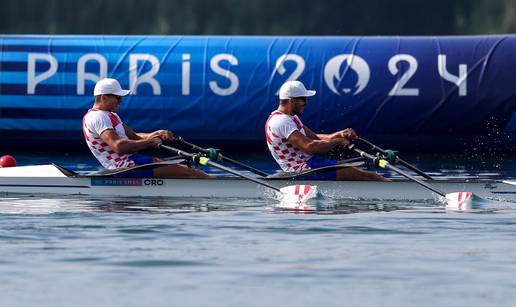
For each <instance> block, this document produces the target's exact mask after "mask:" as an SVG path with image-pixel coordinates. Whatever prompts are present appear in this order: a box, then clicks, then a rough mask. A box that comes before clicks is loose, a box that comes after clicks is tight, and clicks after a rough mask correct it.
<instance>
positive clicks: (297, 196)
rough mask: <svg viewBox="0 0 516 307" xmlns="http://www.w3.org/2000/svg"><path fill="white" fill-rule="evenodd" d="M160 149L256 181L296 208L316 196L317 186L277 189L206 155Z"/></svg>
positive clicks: (295, 186)
mask: <svg viewBox="0 0 516 307" xmlns="http://www.w3.org/2000/svg"><path fill="white" fill-rule="evenodd" d="M160 148H161V149H164V150H167V151H169V152H172V153H174V154H176V155H178V156H182V157H185V158H189V159H192V160H194V161H196V162H198V163H199V164H201V165H207V166H211V167H214V168H217V169H219V170H221V171H224V172H227V173H230V174H233V175H235V176H238V177H240V178H244V179H246V180H249V181H252V182H254V183H257V184H259V185H262V186H264V187H267V188H269V189H271V190H274V191H276V192H279V193H280V194H281V195H282V198H281V201H282V203H283V204H285V203H286V204H288V205H291V206H292V208H293V209H298V208H299V205H302V204H303V203H305V202H306V201H307V200H309V199H312V198H316V197H317V186H312V185H299V184H298V185H292V186H286V187H283V188H281V189H278V188H277V187H275V186H273V185H270V184H269V183H267V182H265V181H263V180H260V179H258V178H254V177H251V176H248V175H245V174H242V173H240V172H238V171H235V170H233V169H231V168H228V167H225V166H224V165H220V164H218V163H216V162H213V161H211V160H210V159H209V158H207V157H203V156H199V155H196V154H192V153H189V152H186V151H182V150H180V149H177V148H174V147H170V146H167V145H161V146H160Z"/></svg>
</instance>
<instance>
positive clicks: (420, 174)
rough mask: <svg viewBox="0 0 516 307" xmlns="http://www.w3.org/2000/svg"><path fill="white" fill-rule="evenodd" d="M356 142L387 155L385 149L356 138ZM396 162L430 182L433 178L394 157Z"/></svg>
mask: <svg viewBox="0 0 516 307" xmlns="http://www.w3.org/2000/svg"><path fill="white" fill-rule="evenodd" d="M358 140H359V141H360V142H362V143H363V144H366V145H367V146H369V147H371V148H370V149H371V150H374V151H376V152H379V153H381V154H382V155H389V153H388V152H387V150H385V149H382V148H380V147H378V146H377V145H375V144H373V143H371V142H369V141H368V140H365V139H363V138H358ZM391 152H392V151H391ZM396 160H397V162H398V163H399V164H401V165H403V166H405V167H406V168H408V169H410V170H412V171H413V172H415V173H416V174H418V175H419V176H421V177H424V178H425V179H430V180H432V179H433V178H432V177H431V176H430V175H428V174H427V173H425V172H423V171H422V170H420V169H418V168H417V167H415V166H414V165H412V164H410V163H408V162H406V161H405V160H403V159H401V158H400V157H398V156H396Z"/></svg>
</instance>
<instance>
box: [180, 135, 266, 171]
mask: <svg viewBox="0 0 516 307" xmlns="http://www.w3.org/2000/svg"><path fill="white" fill-rule="evenodd" d="M176 140H177V141H178V142H179V143H182V144H183V145H186V146H188V147H190V148H191V149H193V150H197V151H198V152H202V153H203V154H206V155H208V157H209V158H210V159H212V160H224V161H226V162H229V163H231V164H233V165H236V166H239V167H241V168H243V169H245V170H248V171H250V172H252V173H255V174H257V175H260V176H262V177H267V176H269V174H267V173H266V172H263V171H261V170H259V169H256V168H254V167H251V166H249V165H247V164H244V163H242V162H239V161H236V160H233V159H231V158H228V157H226V156H223V155H222V154H221V153H220V152H218V151H217V150H215V149H213V148H208V149H206V148H202V147H200V146H198V145H195V144H192V143H189V142H187V141H185V140H184V139H183V138H182V137H178V138H176Z"/></svg>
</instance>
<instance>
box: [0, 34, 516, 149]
mask: <svg viewBox="0 0 516 307" xmlns="http://www.w3.org/2000/svg"><path fill="white" fill-rule="evenodd" d="M514 50H516V36H506V35H504V36H502V35H497V36H464V37H285V36H280V37H273V36H263V37H260V36H86V35H85V36H62V35H52V36H39V35H38V36H10V35H2V36H0V135H1V136H2V138H3V139H4V141H5V140H6V139H8V140H10V142H11V141H12V142H17V143H18V144H27V145H29V146H30V144H31V143H30V142H33V141H34V139H36V140H38V141H41V142H46V141H53V142H54V143H53V144H55V145H56V146H58V145H59V144H62V143H66V144H67V145H70V144H77V145H76V146H82V144H81V143H80V142H82V132H81V120H82V116H83V115H84V113H86V111H87V110H88V109H89V108H90V107H91V106H92V105H93V96H92V95H93V87H94V85H95V82H96V81H97V80H99V79H100V78H104V77H112V78H116V79H118V80H119V81H120V83H121V84H122V86H123V87H124V88H128V89H131V91H132V94H131V96H129V97H126V98H124V102H123V104H122V107H121V111H120V116H121V117H122V119H123V120H124V122H125V123H127V124H128V125H129V126H131V127H132V128H133V129H135V130H137V131H151V130H156V129H162V128H166V129H170V130H172V131H173V132H174V133H175V134H176V135H181V136H183V137H185V138H186V139H189V140H191V141H194V142H195V141H200V140H202V141H210V142H211V143H215V144H219V145H220V146H221V147H227V146H232V145H234V144H240V143H242V142H245V143H248V144H251V143H254V144H257V145H258V146H262V145H263V146H264V147H263V148H265V145H264V144H265V141H264V134H263V126H264V123H265V121H266V119H267V116H268V115H269V114H270V112H271V111H273V110H274V109H276V107H277V104H278V96H277V92H278V89H279V88H280V86H281V84H282V83H283V82H285V81H287V80H294V79H297V80H300V81H302V82H304V83H305V85H306V86H307V88H310V89H315V90H317V95H316V96H315V97H313V98H311V99H310V101H309V104H308V106H307V108H306V110H305V114H304V115H303V116H302V118H301V119H302V120H303V122H304V123H305V124H306V125H307V126H309V127H310V128H312V130H314V131H317V132H332V131H334V130H340V129H343V128H347V127H353V128H354V129H355V130H356V131H357V132H358V134H359V135H361V136H363V137H365V138H370V139H371V140H374V141H379V142H380V143H382V144H387V145H388V146H389V147H393V148H401V149H413V150H434V151H443V150H461V149H467V148H475V149H478V150H490V149H505V150H506V149H512V147H514V144H515V142H516V138H515V135H516V118H513V114H514V111H515V110H516V73H515V72H516V57H514ZM27 136H31V139H30V142H29V140H28V139H27ZM70 141H77V142H76V143H73V142H70ZM4 145H5V142H4ZM84 146H85V145H84Z"/></svg>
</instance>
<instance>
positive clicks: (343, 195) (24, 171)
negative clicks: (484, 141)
mask: <svg viewBox="0 0 516 307" xmlns="http://www.w3.org/2000/svg"><path fill="white" fill-rule="evenodd" d="M177 162H178V161H169V162H161V163H153V164H149V165H147V168H149V167H150V168H152V167H158V166H162V165H163V164H167V163H177ZM260 179H261V180H263V181H265V182H267V183H268V184H270V185H272V186H274V187H277V188H280V187H284V186H287V185H292V184H296V185H297V184H301V185H305V184H306V185H314V186H317V187H318V190H319V192H320V193H321V194H322V195H324V196H326V197H330V198H336V199H348V200H384V201H387V200H400V201H414V200H429V199H430V200H431V199H437V198H438V197H436V195H435V194H434V193H433V192H432V191H430V190H428V189H425V188H423V187H421V186H420V185H419V184H418V183H416V182H413V181H410V180H406V179H393V180H392V181H388V182H370V181H368V182H365V181H302V180H296V179H281V178H268V177H263V178H260ZM425 182H428V183H429V184H432V185H433V186H435V187H436V188H438V189H441V190H445V191H471V192H473V193H474V194H476V195H478V196H480V197H482V198H485V199H492V200H498V201H504V202H516V182H514V181H502V180H488V179H458V178H454V179H434V180H427V181H425ZM0 193H2V194H3V195H6V194H11V193H21V194H26V195H36V194H61V195H91V196H110V197H117V196H121V197H221V198H228V197H243V198H263V197H270V198H274V197H275V196H274V193H271V191H270V190H269V189H267V188H266V187H264V186H262V185H259V184H257V183H255V182H252V181H249V180H245V179H241V178H236V177H227V176H225V177H216V178H212V179H156V178H128V177H124V171H118V172H113V171H111V172H110V171H103V172H93V173H87V174H79V173H76V172H73V171H70V170H68V169H66V168H64V167H61V166H59V165H56V164H48V165H36V166H19V167H12V168H0Z"/></svg>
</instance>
